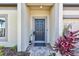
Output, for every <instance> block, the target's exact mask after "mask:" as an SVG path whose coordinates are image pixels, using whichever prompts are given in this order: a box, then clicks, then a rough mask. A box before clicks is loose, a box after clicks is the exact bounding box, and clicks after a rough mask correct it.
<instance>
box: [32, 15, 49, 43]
mask: <svg viewBox="0 0 79 59" xmlns="http://www.w3.org/2000/svg"><path fill="white" fill-rule="evenodd" d="M35 19H45V43H47V41H48V33H49V31H48V30H49V28H48V27H47V25H48V17H47V16H32V32H33V31H35V27H34V25H35V24H34V23H35ZM32 41H33V43H35V42H36V41H35V36H32Z"/></svg>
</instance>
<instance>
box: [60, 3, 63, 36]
mask: <svg viewBox="0 0 79 59" xmlns="http://www.w3.org/2000/svg"><path fill="white" fill-rule="evenodd" d="M62 33H63V4H62V3H60V4H59V35H60V36H62Z"/></svg>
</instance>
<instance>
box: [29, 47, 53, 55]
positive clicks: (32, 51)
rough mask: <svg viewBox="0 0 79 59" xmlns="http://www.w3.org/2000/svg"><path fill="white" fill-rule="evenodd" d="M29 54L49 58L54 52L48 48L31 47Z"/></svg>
mask: <svg viewBox="0 0 79 59" xmlns="http://www.w3.org/2000/svg"><path fill="white" fill-rule="evenodd" d="M28 52H29V53H30V56H49V55H50V54H51V53H53V52H54V51H53V50H52V49H51V48H50V47H48V46H38V47H37V46H30V47H29V49H28Z"/></svg>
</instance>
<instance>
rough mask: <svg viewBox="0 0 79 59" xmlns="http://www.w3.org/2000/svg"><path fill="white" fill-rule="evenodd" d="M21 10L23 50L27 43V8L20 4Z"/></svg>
mask: <svg viewBox="0 0 79 59" xmlns="http://www.w3.org/2000/svg"><path fill="white" fill-rule="evenodd" d="M21 6H22V10H21V14H22V15H21V23H22V24H21V49H22V51H25V50H26V48H27V47H28V45H29V18H30V17H29V8H28V7H27V5H26V4H22V5H21Z"/></svg>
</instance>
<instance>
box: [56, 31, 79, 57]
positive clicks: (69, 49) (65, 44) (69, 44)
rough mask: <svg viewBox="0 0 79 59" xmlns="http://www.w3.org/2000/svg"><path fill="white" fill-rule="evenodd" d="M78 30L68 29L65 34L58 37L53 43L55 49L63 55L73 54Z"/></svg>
mask: <svg viewBox="0 0 79 59" xmlns="http://www.w3.org/2000/svg"><path fill="white" fill-rule="evenodd" d="M78 32H79V30H78V31H74V32H71V31H68V34H67V35H63V36H62V37H60V38H59V39H58V40H57V42H56V43H55V48H56V51H59V52H60V54H61V55H64V56H69V55H70V56H74V48H76V47H75V43H77V40H78V39H79V38H77V36H78V34H76V33H78Z"/></svg>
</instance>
